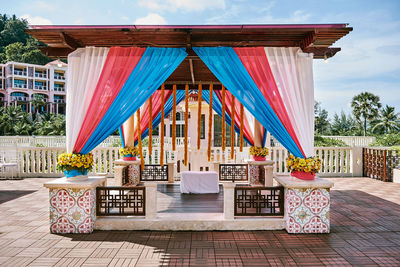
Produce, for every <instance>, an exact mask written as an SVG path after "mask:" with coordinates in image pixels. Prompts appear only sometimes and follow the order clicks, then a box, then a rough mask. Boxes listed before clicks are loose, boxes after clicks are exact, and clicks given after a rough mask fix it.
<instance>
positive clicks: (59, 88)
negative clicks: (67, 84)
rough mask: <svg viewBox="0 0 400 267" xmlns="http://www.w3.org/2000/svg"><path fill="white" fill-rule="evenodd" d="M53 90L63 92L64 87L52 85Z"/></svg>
mask: <svg viewBox="0 0 400 267" xmlns="http://www.w3.org/2000/svg"><path fill="white" fill-rule="evenodd" d="M54 91H57V92H65V88H64V87H54Z"/></svg>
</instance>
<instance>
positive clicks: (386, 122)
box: [371, 105, 400, 134]
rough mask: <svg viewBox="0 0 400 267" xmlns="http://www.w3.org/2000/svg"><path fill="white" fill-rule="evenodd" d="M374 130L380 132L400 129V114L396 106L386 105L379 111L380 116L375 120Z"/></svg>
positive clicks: (392, 131)
mask: <svg viewBox="0 0 400 267" xmlns="http://www.w3.org/2000/svg"><path fill="white" fill-rule="evenodd" d="M371 124H372V125H373V127H372V132H375V133H379V134H387V133H394V132H396V131H398V130H399V129H400V121H399V114H398V113H396V112H395V109H394V107H391V106H388V105H386V106H385V107H384V108H383V109H382V110H380V112H379V118H378V119H377V120H373V121H372V123H371Z"/></svg>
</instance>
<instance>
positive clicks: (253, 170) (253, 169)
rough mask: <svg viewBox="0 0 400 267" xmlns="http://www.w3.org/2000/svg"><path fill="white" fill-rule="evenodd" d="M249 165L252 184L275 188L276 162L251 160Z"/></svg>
mask: <svg viewBox="0 0 400 267" xmlns="http://www.w3.org/2000/svg"><path fill="white" fill-rule="evenodd" d="M247 163H248V164H249V180H250V184H252V185H264V186H273V172H274V162H273V161H272V160H266V161H254V160H250V161H248V162H247Z"/></svg>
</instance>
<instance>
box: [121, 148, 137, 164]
mask: <svg viewBox="0 0 400 267" xmlns="http://www.w3.org/2000/svg"><path fill="white" fill-rule="evenodd" d="M138 152H139V150H138V148H137V147H125V148H120V149H119V154H120V155H121V157H122V159H123V160H125V161H131V160H136V155H137V154H138Z"/></svg>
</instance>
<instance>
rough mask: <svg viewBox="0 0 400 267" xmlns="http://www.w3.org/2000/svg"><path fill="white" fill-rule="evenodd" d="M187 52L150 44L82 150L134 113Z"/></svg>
mask: <svg viewBox="0 0 400 267" xmlns="http://www.w3.org/2000/svg"><path fill="white" fill-rule="evenodd" d="M186 56H187V53H186V52H185V48H160V47H148V48H147V49H146V51H145V52H144V54H143V56H142V58H141V59H140V61H139V62H138V64H137V66H136V67H135V69H134V70H133V71H132V73H131V74H130V75H129V77H128V79H127V80H126V82H125V84H124V86H123V87H122V88H121V91H120V92H119V94H118V95H117V97H116V98H115V99H114V102H113V103H112V104H111V106H110V108H109V109H108V111H107V112H106V114H105V115H104V117H103V118H102V119H101V121H100V123H99V124H98V125H97V127H96V129H95V130H94V132H93V134H92V135H91V136H90V138H89V140H88V141H87V142H86V144H85V146H84V147H83V149H82V151H81V153H82V154H87V153H89V152H90V151H91V150H93V149H94V148H95V147H96V146H97V145H98V144H100V143H101V142H102V141H103V140H104V139H105V138H107V136H109V135H110V134H112V133H113V132H114V131H115V130H116V129H117V128H118V127H119V126H120V125H121V124H122V123H123V122H124V121H126V120H127V119H128V118H129V117H130V116H132V114H133V113H135V112H136V110H137V109H138V108H139V107H140V106H141V105H142V104H143V103H144V102H145V101H146V100H147V99H148V98H149V97H150V96H151V95H152V94H153V93H154V91H155V90H157V88H159V87H160V86H161V84H162V83H163V82H164V81H165V80H166V79H167V78H168V77H169V76H170V75H171V74H172V72H173V71H174V70H175V69H176V68H177V67H178V66H179V64H181V62H182V61H183V60H184V59H185V57H186Z"/></svg>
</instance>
